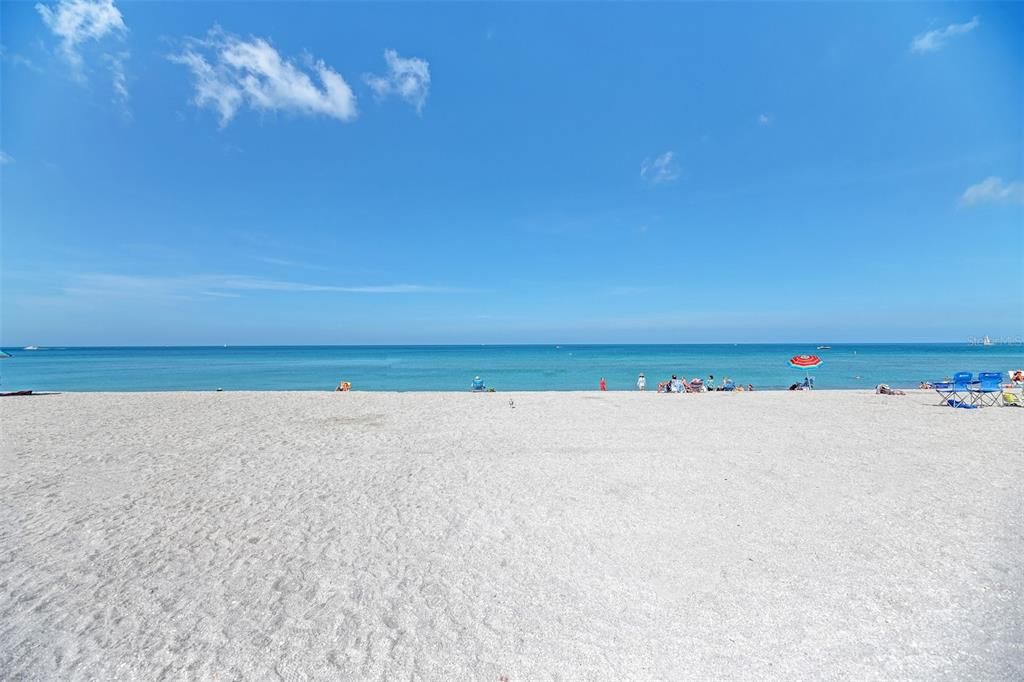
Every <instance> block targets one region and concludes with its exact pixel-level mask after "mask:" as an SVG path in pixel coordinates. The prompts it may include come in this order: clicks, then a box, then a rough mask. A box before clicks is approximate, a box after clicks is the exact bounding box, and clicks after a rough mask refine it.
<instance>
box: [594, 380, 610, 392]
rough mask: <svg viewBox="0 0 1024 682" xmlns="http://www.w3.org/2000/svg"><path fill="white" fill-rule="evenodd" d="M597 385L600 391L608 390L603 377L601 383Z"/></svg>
mask: <svg viewBox="0 0 1024 682" xmlns="http://www.w3.org/2000/svg"><path fill="white" fill-rule="evenodd" d="M597 385H598V386H600V387H601V390H602V391H607V390H608V384H606V383H605V381H604V377H601V381H599V382H598V384H597Z"/></svg>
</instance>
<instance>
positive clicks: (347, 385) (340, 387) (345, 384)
mask: <svg viewBox="0 0 1024 682" xmlns="http://www.w3.org/2000/svg"><path fill="white" fill-rule="evenodd" d="M217 390H218V391H219V390H220V389H219V388H218V389H217ZM334 390H335V391H351V390H352V384H350V383H349V382H347V381H342V382H341V383H339V384H338V387H337V388H336V389H334Z"/></svg>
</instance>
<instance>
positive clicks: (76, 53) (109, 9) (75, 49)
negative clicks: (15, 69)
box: [26, 0, 128, 103]
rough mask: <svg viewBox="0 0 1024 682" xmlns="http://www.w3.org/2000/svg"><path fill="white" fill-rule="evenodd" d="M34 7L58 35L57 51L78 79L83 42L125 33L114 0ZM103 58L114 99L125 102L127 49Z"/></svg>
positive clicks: (82, 69)
mask: <svg viewBox="0 0 1024 682" xmlns="http://www.w3.org/2000/svg"><path fill="white" fill-rule="evenodd" d="M36 11H37V12H39V16H41V17H42V18H43V23H44V24H46V26H47V27H48V28H49V29H50V31H51V32H53V34H54V35H55V36H57V37H58V38H60V52H61V54H62V55H63V56H64V59H65V60H67V62H68V64H70V65H71V73H72V76H73V77H74V78H75V80H77V81H78V82H80V83H84V82H85V63H84V60H83V58H82V53H81V49H80V48H81V46H82V44H83V43H86V42H90V41H94V42H97V43H98V42H102V41H105V40H106V39H107V38H117V39H119V40H120V39H123V38H124V36H125V34H127V33H128V26H127V25H126V24H125V23H124V17H123V16H121V10H119V9H118V8H117V7H116V6H115V5H114V0H58V2H57V3H56V4H53V5H45V4H43V3H38V4H37V5H36ZM103 59H104V61H105V62H106V64H107V68H108V69H109V71H110V74H111V79H112V81H113V87H114V98H115V101H117V102H120V103H124V102H126V101H127V99H128V81H127V78H126V77H125V71H124V64H125V61H126V60H127V59H128V52H126V51H124V50H118V51H116V52H105V53H104V54H103ZM26 63H28V61H27V60H26Z"/></svg>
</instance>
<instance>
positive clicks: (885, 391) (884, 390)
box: [875, 384, 906, 395]
mask: <svg viewBox="0 0 1024 682" xmlns="http://www.w3.org/2000/svg"><path fill="white" fill-rule="evenodd" d="M875 393H879V394H881V395H906V393H904V392H903V391H901V390H899V389H896V388H890V387H889V384H878V385H877V386H875Z"/></svg>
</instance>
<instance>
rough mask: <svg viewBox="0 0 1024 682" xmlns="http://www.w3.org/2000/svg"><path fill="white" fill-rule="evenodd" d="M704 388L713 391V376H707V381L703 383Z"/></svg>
mask: <svg viewBox="0 0 1024 682" xmlns="http://www.w3.org/2000/svg"><path fill="white" fill-rule="evenodd" d="M704 386H705V388H707V390H709V391H713V390H715V375H714V374H709V375H708V380H707V381H705V382H704Z"/></svg>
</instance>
